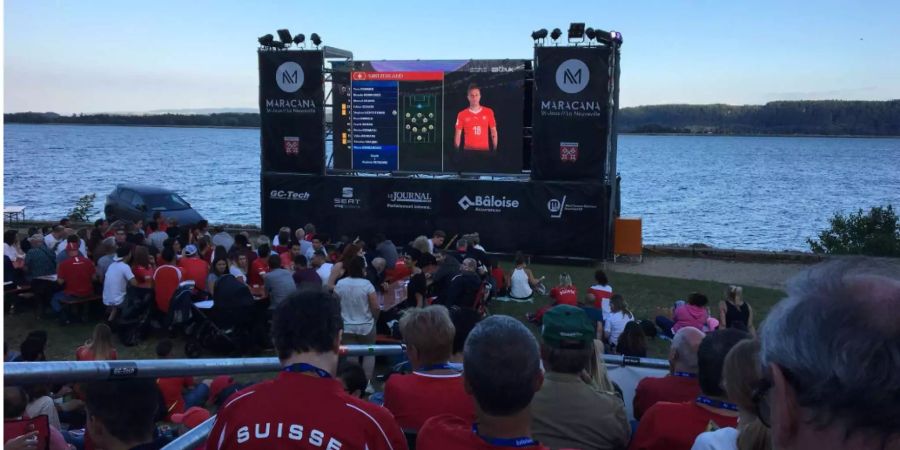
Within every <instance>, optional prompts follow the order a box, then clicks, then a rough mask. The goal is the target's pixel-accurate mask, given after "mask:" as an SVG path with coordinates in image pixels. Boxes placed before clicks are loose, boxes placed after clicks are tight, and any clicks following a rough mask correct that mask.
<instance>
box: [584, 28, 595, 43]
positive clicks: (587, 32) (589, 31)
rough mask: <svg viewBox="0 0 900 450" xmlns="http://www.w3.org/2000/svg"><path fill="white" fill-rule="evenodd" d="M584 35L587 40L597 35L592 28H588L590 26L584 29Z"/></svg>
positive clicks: (591, 39) (589, 40)
mask: <svg viewBox="0 0 900 450" xmlns="http://www.w3.org/2000/svg"><path fill="white" fill-rule="evenodd" d="M584 35H585V37H587V39H588V42H591V41H593V40H594V38H595V37H597V36H596V35H595V34H594V29H593V28H590V27H588V29H586V30H584Z"/></svg>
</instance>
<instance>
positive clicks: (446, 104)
mask: <svg viewBox="0 0 900 450" xmlns="http://www.w3.org/2000/svg"><path fill="white" fill-rule="evenodd" d="M333 68H334V69H335V70H334V74H333V77H332V83H333V87H332V88H333V90H332V92H333V95H334V103H333V108H334V109H333V112H332V114H333V115H332V117H333V123H334V147H333V155H334V168H335V169H343V170H360V171H383V172H451V173H452V172H465V173H520V172H521V171H522V169H523V158H522V155H523V153H524V149H523V129H524V120H525V114H526V110H527V109H528V108H529V107H530V106H529V105H526V98H525V95H526V92H525V91H526V89H525V69H526V61H524V60H458V61H457V60H453V61H353V62H350V63H344V64H334V65H333Z"/></svg>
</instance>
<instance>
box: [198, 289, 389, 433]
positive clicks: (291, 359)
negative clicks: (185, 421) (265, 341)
mask: <svg viewBox="0 0 900 450" xmlns="http://www.w3.org/2000/svg"><path fill="white" fill-rule="evenodd" d="M343 323H344V321H343V319H342V318H341V307H340V302H339V301H337V299H335V298H334V297H333V296H332V295H330V294H327V293H324V292H321V291H317V292H313V291H299V292H295V293H293V294H291V295H290V296H289V297H288V298H286V299H285V300H284V301H282V302H281V304H279V305H278V308H276V309H275V313H274V316H273V318H272V340H273V342H274V344H275V349H276V350H277V351H278V358H279V359H280V360H281V365H282V366H283V367H284V369H283V370H282V372H281V373H280V374H279V375H278V377H277V378H275V379H274V380H269V381H264V382H262V383H258V384H256V385H254V386H251V387H248V388H246V389H243V390H241V391H238V392H235V393H234V394H233V395H232V396H231V397H230V399H229V401H227V402H225V404H224V405H222V408H220V409H219V412H218V415H217V416H216V423H215V424H214V425H213V428H212V431H211V432H210V433H209V437H208V438H207V440H206V448H207V449H209V450H212V449H215V450H230V449H241V450H258V449H270V448H298V449H320V448H321V449H331V450H336V449H369V450H389V449H391V450H405V449H406V448H407V447H406V439H405V438H404V436H403V432H402V431H400V427H399V426H398V425H397V422H396V421H394V418H393V416H391V413H390V412H388V410H386V409H384V408H382V407H380V406H377V405H375V404H373V403H369V402H366V401H364V400H361V399H359V398H355V397H351V396H350V395H349V394H347V393H346V392H344V387H343V385H342V384H341V382H340V381H339V380H337V379H336V378H334V374H335V373H336V371H337V363H338V350H339V348H340V342H341V334H342V332H341V328H342V327H343Z"/></svg>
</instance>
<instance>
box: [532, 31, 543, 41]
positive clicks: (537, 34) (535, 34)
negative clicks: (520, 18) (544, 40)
mask: <svg viewBox="0 0 900 450" xmlns="http://www.w3.org/2000/svg"><path fill="white" fill-rule="evenodd" d="M540 38H541V33H540V32H538V31H532V32H531V39H533V40H535V41H536V40H538V39H540Z"/></svg>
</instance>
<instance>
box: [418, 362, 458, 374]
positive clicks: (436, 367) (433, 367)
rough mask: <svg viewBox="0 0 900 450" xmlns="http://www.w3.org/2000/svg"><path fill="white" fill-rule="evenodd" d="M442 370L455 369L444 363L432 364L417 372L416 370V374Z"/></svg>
mask: <svg viewBox="0 0 900 450" xmlns="http://www.w3.org/2000/svg"><path fill="white" fill-rule="evenodd" d="M442 369H448V370H456V368H455V367H453V366H451V365H450V363H446V362H445V363H440V364H432V365H430V366H423V367H420V368H419V370H417V371H416V372H428V371H431V370H442Z"/></svg>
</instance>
